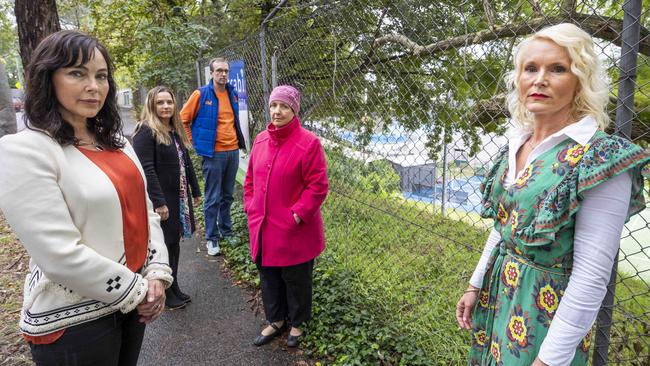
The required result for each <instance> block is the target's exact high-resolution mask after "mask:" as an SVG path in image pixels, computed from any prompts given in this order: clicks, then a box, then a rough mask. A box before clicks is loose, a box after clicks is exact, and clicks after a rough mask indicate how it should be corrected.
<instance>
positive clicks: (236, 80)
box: [228, 60, 248, 112]
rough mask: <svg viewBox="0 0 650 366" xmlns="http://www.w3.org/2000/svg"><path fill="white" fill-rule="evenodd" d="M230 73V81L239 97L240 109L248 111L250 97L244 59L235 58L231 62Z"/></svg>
mask: <svg viewBox="0 0 650 366" xmlns="http://www.w3.org/2000/svg"><path fill="white" fill-rule="evenodd" d="M229 65H230V75H228V79H229V83H230V85H232V86H233V87H234V88H235V90H236V91H237V97H239V111H240V112H247V111H248V97H247V96H246V77H245V76H244V60H234V61H230V62H229Z"/></svg>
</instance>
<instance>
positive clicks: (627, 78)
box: [592, 0, 641, 366]
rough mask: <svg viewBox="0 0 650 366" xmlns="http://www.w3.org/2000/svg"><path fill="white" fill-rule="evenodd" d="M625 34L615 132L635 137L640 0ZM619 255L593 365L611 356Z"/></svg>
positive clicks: (631, 8) (627, 18)
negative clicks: (609, 351)
mask: <svg viewBox="0 0 650 366" xmlns="http://www.w3.org/2000/svg"><path fill="white" fill-rule="evenodd" d="M623 12H624V16H623V33H622V36H621V60H620V64H619V65H620V67H619V68H620V77H619V80H618V100H617V103H616V128H615V133H616V134H618V135H620V136H623V137H625V138H628V139H629V138H630V137H631V136H632V120H633V118H634V90H635V87H636V82H635V81H636V65H637V55H638V52H639V37H640V32H641V24H640V20H639V18H640V16H641V0H626V1H625V2H624V3H623ZM617 269H618V255H616V258H615V260H614V267H613V268H612V273H611V276H610V279H609V285H608V286H607V294H606V295H605V299H603V303H602V305H601V308H600V312H599V313H598V318H597V319H596V324H597V330H596V341H595V346H594V355H593V360H592V361H593V365H594V366H603V365H606V364H607V361H608V359H609V357H608V356H609V354H608V349H609V338H610V331H611V327H612V322H613V314H612V312H613V307H614V293H615V291H616V273H617Z"/></svg>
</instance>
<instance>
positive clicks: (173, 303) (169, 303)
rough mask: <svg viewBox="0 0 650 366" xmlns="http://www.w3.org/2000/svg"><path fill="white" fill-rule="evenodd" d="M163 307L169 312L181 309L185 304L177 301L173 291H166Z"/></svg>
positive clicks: (179, 300)
mask: <svg viewBox="0 0 650 366" xmlns="http://www.w3.org/2000/svg"><path fill="white" fill-rule="evenodd" d="M165 307H166V308H167V309H170V310H176V309H182V308H184V307H185V302H184V301H183V300H181V299H179V298H178V297H177V296H176V294H175V293H174V291H171V290H167V291H166V298H165Z"/></svg>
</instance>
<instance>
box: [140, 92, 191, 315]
mask: <svg viewBox="0 0 650 366" xmlns="http://www.w3.org/2000/svg"><path fill="white" fill-rule="evenodd" d="M176 106H177V104H176V98H175V97H174V94H173V93H172V91H171V90H170V89H169V88H167V87H164V86H157V87H155V88H153V89H151V90H150V91H149V93H148V94H147V99H146V101H145V103H144V108H143V110H142V116H141V120H140V122H138V125H137V126H136V132H135V135H134V136H133V147H134V149H135V152H136V153H137V154H138V158H139V159H140V163H141V164H142V168H143V169H144V172H145V174H146V177H147V192H148V193H149V198H150V199H151V201H152V202H153V206H154V208H155V211H156V212H157V213H158V214H159V215H160V218H161V226H162V229H163V233H164V235H165V244H166V245H167V250H168V251H169V264H170V266H171V267H172V271H173V273H172V275H173V277H174V282H173V284H172V286H171V287H170V288H169V289H168V290H167V293H166V295H167V298H166V300H165V306H166V307H167V308H169V309H179V308H183V307H185V305H186V304H187V303H188V302H190V301H191V298H190V296H189V295H187V294H185V293H183V292H182V291H181V289H180V287H179V285H178V259H179V255H180V246H179V243H180V240H181V238H184V237H185V238H187V237H190V236H191V235H192V233H193V232H194V229H195V225H194V211H193V207H192V203H193V204H194V205H198V204H199V203H200V198H201V192H200V189H199V185H198V182H197V179H196V175H195V174H194V168H193V167H192V162H191V161H190V156H189V154H188V150H189V149H191V146H192V145H191V143H190V141H189V139H188V138H187V136H186V135H185V131H184V130H183V127H182V124H181V121H180V117H179V115H178V108H177V107H176ZM192 197H193V199H192ZM192 201H193V202H192Z"/></svg>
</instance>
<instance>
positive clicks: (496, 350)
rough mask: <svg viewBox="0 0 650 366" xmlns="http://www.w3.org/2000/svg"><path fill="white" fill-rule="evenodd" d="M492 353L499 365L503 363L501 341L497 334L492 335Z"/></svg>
mask: <svg viewBox="0 0 650 366" xmlns="http://www.w3.org/2000/svg"><path fill="white" fill-rule="evenodd" d="M490 355H491V356H492V358H493V359H494V361H496V364H497V365H498V366H501V365H503V362H502V361H501V341H500V340H499V337H497V336H495V335H493V336H492V343H490Z"/></svg>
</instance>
